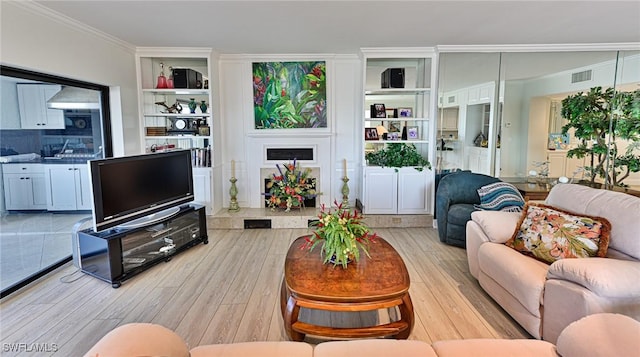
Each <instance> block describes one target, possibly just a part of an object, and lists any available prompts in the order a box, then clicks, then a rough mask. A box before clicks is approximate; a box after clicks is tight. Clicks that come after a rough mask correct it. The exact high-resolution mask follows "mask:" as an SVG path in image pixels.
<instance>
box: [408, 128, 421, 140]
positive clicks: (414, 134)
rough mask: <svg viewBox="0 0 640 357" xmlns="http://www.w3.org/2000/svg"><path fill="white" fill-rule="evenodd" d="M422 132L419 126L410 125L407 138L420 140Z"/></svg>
mask: <svg viewBox="0 0 640 357" xmlns="http://www.w3.org/2000/svg"><path fill="white" fill-rule="evenodd" d="M419 139H420V132H419V131H418V127H417V126H408V127H407V140H419Z"/></svg>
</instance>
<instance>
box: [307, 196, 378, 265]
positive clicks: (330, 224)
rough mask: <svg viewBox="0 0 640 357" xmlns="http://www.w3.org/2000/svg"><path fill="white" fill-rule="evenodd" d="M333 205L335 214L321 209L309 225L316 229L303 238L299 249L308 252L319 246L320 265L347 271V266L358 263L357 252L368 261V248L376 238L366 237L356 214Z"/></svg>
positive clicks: (367, 228) (360, 218)
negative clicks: (307, 250)
mask: <svg viewBox="0 0 640 357" xmlns="http://www.w3.org/2000/svg"><path fill="white" fill-rule="evenodd" d="M333 203H334V205H335V206H336V209H335V210H331V209H326V207H325V206H324V205H322V206H321V211H320V213H319V214H318V220H317V221H315V222H313V223H312V225H313V226H315V227H317V228H316V229H315V231H314V232H313V234H312V235H311V236H309V237H307V241H306V243H305V245H303V249H309V251H312V250H313V249H314V248H315V247H316V246H318V245H320V246H321V248H322V249H321V250H320V255H321V256H322V262H323V263H324V264H327V263H332V264H333V265H334V266H336V265H341V266H342V267H343V268H347V265H348V264H349V263H350V262H352V261H356V262H357V261H359V260H360V252H361V251H362V252H364V254H365V255H366V256H367V257H369V249H368V247H369V244H371V243H373V242H375V239H376V237H377V235H376V233H373V234H371V233H370V229H369V227H367V225H366V224H365V223H364V222H363V221H362V219H363V218H364V217H363V216H362V214H361V213H360V212H359V211H357V210H349V209H347V208H345V207H344V206H343V205H342V204H338V202H337V201H334V202H333Z"/></svg>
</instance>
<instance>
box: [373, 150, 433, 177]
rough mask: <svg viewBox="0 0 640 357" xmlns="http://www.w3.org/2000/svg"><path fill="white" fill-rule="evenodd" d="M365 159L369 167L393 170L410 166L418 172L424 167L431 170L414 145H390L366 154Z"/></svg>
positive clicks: (429, 164)
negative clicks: (392, 168)
mask: <svg viewBox="0 0 640 357" xmlns="http://www.w3.org/2000/svg"><path fill="white" fill-rule="evenodd" d="M365 158H366V159H367V163H368V164H369V165H370V166H381V167H395V168H398V167H406V166H412V167H414V168H415V169H416V170H418V171H422V170H423V169H424V168H425V167H426V168H427V169H431V163H430V162H429V160H427V159H425V158H424V157H422V155H420V153H419V152H418V150H417V149H416V146H415V145H414V144H405V143H390V144H387V145H386V146H385V147H384V148H382V149H379V150H376V151H373V152H369V153H367V154H366V155H365ZM396 170H397V169H396Z"/></svg>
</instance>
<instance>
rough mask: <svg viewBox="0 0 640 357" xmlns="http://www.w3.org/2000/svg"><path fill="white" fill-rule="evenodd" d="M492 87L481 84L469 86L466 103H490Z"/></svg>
mask: <svg viewBox="0 0 640 357" xmlns="http://www.w3.org/2000/svg"><path fill="white" fill-rule="evenodd" d="M493 88H494V86H493V85H492V84H491V85H486V84H485V85H481V86H476V87H471V88H469V93H468V94H467V104H479V103H491V98H492V97H493Z"/></svg>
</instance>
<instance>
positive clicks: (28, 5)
mask: <svg viewBox="0 0 640 357" xmlns="http://www.w3.org/2000/svg"><path fill="white" fill-rule="evenodd" d="M11 4H12V5H14V6H16V7H19V8H21V9H23V10H26V11H29V12H31V13H33V14H36V15H40V16H43V17H46V18H48V19H51V20H53V21H55V22H57V23H59V24H62V25H65V26H67V27H69V28H71V29H73V30H76V31H79V32H82V33H89V34H91V35H93V36H96V37H99V38H101V39H103V40H105V41H107V42H109V43H111V44H113V45H116V46H119V47H121V48H123V49H125V50H126V51H128V52H132V53H133V52H135V49H136V47H135V46H134V45H132V44H131V43H129V42H126V41H123V40H121V39H119V38H117V37H115V36H112V35H109V34H107V33H106V32H103V31H100V30H98V29H96V28H93V27H91V26H89V25H87V24H84V23H82V22H80V21H77V20H74V19H72V18H70V17H68V16H66V15H63V14H61V13H59V12H57V11H54V10H51V9H49V8H48V7H45V6H43V5H40V4H38V3H36V2H34V1H31V0H29V1H12V2H11Z"/></svg>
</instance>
